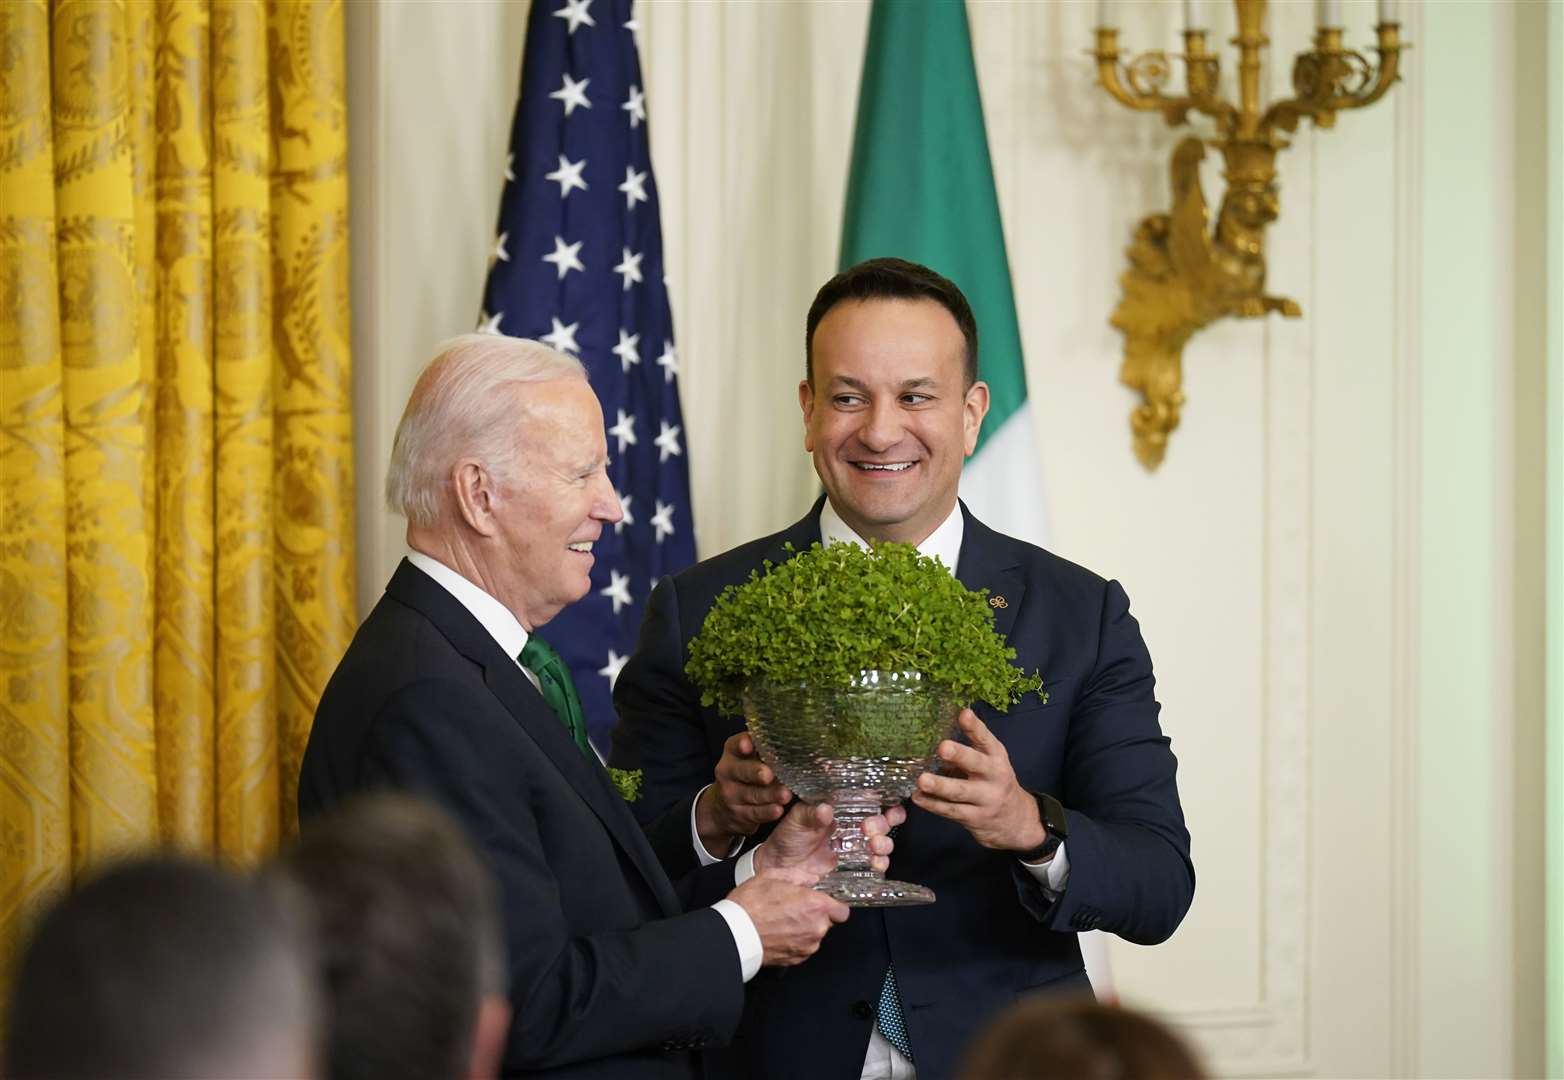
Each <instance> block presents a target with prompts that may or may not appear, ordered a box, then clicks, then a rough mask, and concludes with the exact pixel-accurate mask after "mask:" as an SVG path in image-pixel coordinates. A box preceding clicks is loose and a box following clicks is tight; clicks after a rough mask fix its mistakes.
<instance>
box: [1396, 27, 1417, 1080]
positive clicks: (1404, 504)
mask: <svg viewBox="0 0 1564 1080" xmlns="http://www.w3.org/2000/svg"><path fill="white" fill-rule="evenodd" d="M1402 9H1403V10H1402V17H1403V19H1404V20H1405V22H1404V24H1403V32H1404V34H1405V36H1406V40H1408V41H1411V42H1412V43H1413V44H1414V46H1415V45H1416V43H1417V42H1419V41H1420V40H1422V38H1423V37H1424V35H1423V32H1422V31H1423V28H1424V11H1423V7H1422V5H1421V4H1404V5H1402ZM1401 63H1402V65H1403V68H1402V81H1401V83H1400V84H1399V85H1398V86H1397V87H1396V93H1395V100H1394V106H1393V107H1394V108H1395V116H1396V128H1395V130H1396V152H1395V179H1394V184H1395V190H1396V205H1397V206H1398V207H1399V211H1400V212H1399V214H1398V215H1397V218H1396V239H1395V251H1394V260H1395V262H1394V270H1393V273H1394V277H1395V283H1396V286H1395V287H1396V300H1395V311H1394V316H1393V318H1394V323H1395V336H1394V343H1395V353H1394V356H1393V357H1392V361H1391V363H1392V369H1393V373H1392V378H1393V380H1394V386H1395V394H1394V397H1393V404H1392V410H1391V417H1390V423H1391V429H1392V435H1391V445H1392V448H1393V449H1392V452H1393V457H1392V461H1391V472H1392V485H1393V491H1394V503H1393V505H1392V507H1391V515H1392V516H1391V545H1392V547H1393V549H1394V552H1395V556H1396V558H1395V561H1394V563H1393V576H1392V579H1391V665H1392V671H1391V682H1390V689H1391V699H1390V727H1391V740H1392V745H1391V755H1390V762H1391V765H1390V792H1389V794H1390V808H1389V809H1390V837H1391V844H1390V911H1389V919H1388V922H1389V926H1390V1031H1389V1036H1390V1046H1389V1049H1390V1070H1391V1073H1392V1074H1393V1075H1396V1076H1420V1075H1422V1074H1423V1068H1422V1061H1421V1053H1420V1048H1419V1040H1418V1023H1419V1013H1420V1009H1419V995H1418V986H1419V963H1418V960H1419V944H1418V943H1419V934H1420V927H1421V920H1420V914H1421V908H1420V904H1419V884H1418V883H1419V876H1420V872H1421V871H1420V867H1419V856H1418V852H1419V843H1418V833H1419V829H1420V816H1421V815H1420V806H1419V800H1420V798H1421V793H1420V784H1419V774H1418V763H1419V761H1420V760H1421V755H1420V750H1419V746H1418V741H1419V735H1420V733H1419V727H1418V711H1419V703H1420V678H1421V676H1420V664H1419V659H1420V658H1419V649H1418V643H1419V627H1420V625H1421V622H1420V619H1421V603H1420V600H1421V581H1422V561H1421V544H1420V543H1419V540H1420V537H1421V522H1422V500H1421V490H1422V488H1421V485H1422V475H1423V464H1422V452H1421V451H1422V407H1423V406H1422V384H1421V364H1420V358H1421V356H1422V328H1423V316H1422V266H1423V251H1422V241H1423V175H1422V165H1423V134H1422V133H1423V70H1422V67H1423V65H1422V53H1421V52H1420V51H1419V50H1418V49H1417V48H1415V47H1414V48H1412V49H1410V50H1407V51H1405V52H1403V53H1402V54H1401Z"/></svg>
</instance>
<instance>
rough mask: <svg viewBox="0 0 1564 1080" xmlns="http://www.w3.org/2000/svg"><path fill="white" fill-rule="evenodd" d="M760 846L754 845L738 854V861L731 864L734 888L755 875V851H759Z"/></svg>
mask: <svg viewBox="0 0 1564 1080" xmlns="http://www.w3.org/2000/svg"><path fill="white" fill-rule="evenodd" d="M760 848H761V845H759V844H757V845H755V846H754V847H752V848H750V849H749V850H748V851H746V852H745V853H744V854H742V855H740V856H739V861H738V862H736V863H734V864H733V887H734V888H735V889H736V888H738V887H739V886H740V885H742V884H744V883H745V882H746V881H748V880H749V879H750V878H752V877H754V876H755V852H757V851H759V850H760Z"/></svg>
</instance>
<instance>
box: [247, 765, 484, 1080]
mask: <svg viewBox="0 0 1564 1080" xmlns="http://www.w3.org/2000/svg"><path fill="white" fill-rule="evenodd" d="M276 872H278V873H280V874H281V875H282V877H283V878H284V879H286V880H288V881H290V882H292V883H293V884H295V885H296V886H297V887H298V888H299V889H301V890H302V891H303V892H304V893H305V894H306V895H307V896H308V898H309V900H310V901H311V904H312V906H313V908H314V911H315V916H316V920H317V928H316V932H317V936H318V939H319V947H320V960H321V976H322V985H323V986H324V988H325V998H326V1001H325V1004H326V1058H327V1068H328V1074H329V1076H330V1077H331V1078H332V1080H358V1078H364V1080H369V1078H373V1080H441V1078H447V1077H449V1078H455V1077H459V1076H461V1075H462V1074H463V1071H464V1070H465V1069H466V1067H467V1063H468V1060H469V1058H470V1056H471V1052H472V1044H473V1032H474V1025H475V1024H476V1023H477V1020H478V1012H479V1006H480V1004H481V1002H482V999H483V997H484V996H485V995H486V994H495V995H503V994H504V992H505V980H506V961H505V941H504V937H503V931H502V930H501V928H500V920H499V914H498V904H497V899H496V894H495V886H494V882H493V879H492V878H491V877H490V875H489V871H488V869H487V867H486V866H485V865H484V864H483V862H482V861H481V860H480V858H479V857H478V855H477V854H476V853H475V851H474V850H473V848H472V846H471V844H470V843H469V842H468V840H467V838H466V835H465V834H464V833H463V832H462V830H461V829H460V827H459V826H458V825H457V824H456V823H455V821H454V820H452V819H451V818H450V817H449V815H447V814H446V813H445V812H444V811H443V810H441V809H439V808H438V807H436V806H435V805H433V804H432V803H427V802H423V801H421V800H418V799H415V798H413V797H412V796H408V795H400V794H392V793H383V794H375V795H369V796H361V797H359V798H357V799H354V800H352V801H349V802H346V803H344V804H343V805H342V806H341V807H339V808H337V809H336V810H333V811H332V812H331V813H330V814H329V815H327V816H325V817H322V818H318V819H316V820H314V821H310V822H306V823H305V826H304V836H303V839H302V840H301V841H300V842H299V844H298V846H297V847H295V848H294V849H293V850H292V851H290V852H288V853H287V854H286V855H284V856H283V857H282V858H281V859H280V860H279V863H278V866H277V869H276Z"/></svg>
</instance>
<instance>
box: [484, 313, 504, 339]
mask: <svg viewBox="0 0 1564 1080" xmlns="http://www.w3.org/2000/svg"><path fill="white" fill-rule="evenodd" d="M504 317H505V313H504V312H503V311H496V312H495V313H494V314H493V315H490V314H489V313H488V312H487V311H485V312H483V313H482V314H480V315H479V316H478V333H480V334H498V333H499V332H500V320H501V319H503V318H504Z"/></svg>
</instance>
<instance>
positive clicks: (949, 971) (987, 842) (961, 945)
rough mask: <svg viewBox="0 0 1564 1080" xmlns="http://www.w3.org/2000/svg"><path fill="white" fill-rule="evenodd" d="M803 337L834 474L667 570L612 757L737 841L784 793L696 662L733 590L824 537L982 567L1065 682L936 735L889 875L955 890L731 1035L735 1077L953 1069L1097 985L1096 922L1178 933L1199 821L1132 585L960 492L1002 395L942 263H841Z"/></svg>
mask: <svg viewBox="0 0 1564 1080" xmlns="http://www.w3.org/2000/svg"><path fill="white" fill-rule="evenodd" d="M806 335H807V336H806V342H807V352H806V356H807V367H806V378H805V379H804V381H803V382H802V383H801V384H800V385H799V403H800V405H801V406H802V408H803V415H804V446H805V449H806V450H808V451H810V452H811V453H812V454H813V455H814V462H815V469H816V471H817V472H818V473H819V476H820V480H821V483H822V484H823V485H824V487H825V490H826V497H825V498H823V499H822V500H820V501H819V502H817V503H816V504H815V507H814V509H813V510H811V511H810V512H809V514H808V516H806V517H805V518H804V519H803V520H801V521H799V522H798V523H797V524H795V525H793V526H792V527H791V528H789V529H786V530H784V531H783V532H781V533H778V534H776V535H775V536H769V537H766V538H764V539H761V540H756V541H754V542H752V543H750V544H746V545H744V546H742V547H739V548H737V549H735V550H733V551H730V552H728V553H727V554H725V555H719V556H717V557H716V558H714V559H710V560H707V561H706V562H703V563H700V564H699V565H697V566H695V567H692V568H690V569H689V570H686V571H684V572H683V573H681V574H677V575H675V576H673V577H671V578H668V579H665V580H664V581H663V582H662V583H661V584H659V585H658V587H657V589H656V591H655V592H654V593H653V595H652V599H651V603H650V604H649V606H648V609H647V614H646V619H645V622H644V624H643V626H642V631H641V639H640V642H639V644H638V646H637V649H636V652H635V654H634V655H633V656H632V657H631V659H630V662H629V663H628V665H627V666H626V667H625V668H624V670H623V671H622V673H621V674H620V676H619V681H618V684H617V687H616V693H615V705H616V707H617V709H618V711H619V713H620V717H621V720H620V726H619V728H618V729H617V730H616V731H615V735H614V750H613V757H612V758H611V760H613V761H614V762H615V764H620V765H624V766H627V767H639V768H641V769H643V770H644V775H645V788H644V794H643V797H642V799H641V800H640V802H639V803H638V806H637V813H638V814H640V815H642V816H643V817H644V818H645V819H647V820H654V819H657V818H658V817H659V816H660V815H663V814H664V813H667V812H668V811H669V808H670V807H672V808H673V810H672V812H671V813H669V814H668V817H669V818H671V819H674V820H678V819H681V818H683V819H684V820H686V821H690V822H691V825H690V828H691V830H692V832H693V833H694V834H695V835H694V836H692V837H691V844H692V847H698V848H699V849H700V852H702V853H706V857H711V856H710V854H709V853H713V852H714V853H716V854H717V855H727V854H729V853H730V852H731V851H733V850H735V849H736V848H737V847H738V846H739V845H740V844H741V842H743V841H744V840H745V839H746V838H747V837H749V836H751V835H752V834H757V832H758V833H759V834H764V832H765V830H766V829H768V828H770V826H771V823H773V822H775V821H777V820H778V819H779V818H781V817H782V814H783V807H784V806H785V804H786V803H787V801H788V799H789V793H788V792H787V791H786V790H785V789H783V788H782V787H781V786H780V785H779V784H778V783H777V782H776V781H775V778H774V777H773V776H772V775H771V772H770V770H769V769H767V768H766V767H765V766H764V765H763V764H761V763H760V762H759V761H758V760H757V759H756V758H755V756H754V748H753V745H752V743H751V742H750V739H749V736H748V735H745V734H743V733H742V730H741V728H742V725H741V724H740V722H739V721H738V720H735V719H732V718H730V717H726V716H719V715H718V714H717V713H716V712H715V711H714V710H712V709H709V708H706V709H703V708H702V707H701V706H700V701H699V695H698V693H697V692H696V690H695V688H694V687H693V686H691V685H690V683H689V681H688V679H687V678H686V677H685V675H684V672H683V668H684V660H685V651H686V648H687V646H688V644H689V640H690V638H691V636H692V635H693V634H694V633H695V632H696V631H698V630H699V628H700V626H701V624H702V622H703V621H704V619H705V617H706V613H707V612H708V611H709V610H710V608H711V605H712V603H713V602H714V600H715V598H716V597H717V595H718V594H719V593H720V592H721V591H722V590H723V589H724V588H725V587H726V586H728V585H730V584H732V583H734V582H739V581H743V580H745V579H746V578H747V577H748V576H749V574H750V573H751V572H752V571H753V570H755V569H757V568H759V567H760V566H761V565H762V564H763V563H764V562H765V561H766V560H770V561H772V562H773V563H775V562H780V561H782V560H784V559H786V558H787V557H788V554H787V552H786V551H785V550H784V545H786V544H788V543H791V544H792V545H793V548H794V549H795V550H803V549H805V548H807V547H808V546H809V545H810V544H812V543H814V542H816V541H822V542H825V543H833V542H853V543H860V544H861V543H864V542H865V541H869V540H894V541H900V542H903V543H911V544H915V545H917V546H918V547H919V549H920V550H921V551H922V552H923V553H924V554H926V555H933V556H937V557H938V558H940V559H941V560H942V561H943V562H944V564H945V565H946V566H948V567H952V568H953V569H954V572H955V574H956V576H957V577H958V578H960V580H961V581H962V583H963V584H965V585H967V586H968V587H969V588H973V589H978V588H987V589H988V590H989V592H990V595H991V596H992V598H993V601H992V602H993V603H994V605H995V615H996V618H995V626H996V628H997V629H998V630H999V632H1000V633H1002V634H1004V635H1005V637H1006V638H1007V639H1008V641H1009V644H1010V645H1012V646H1013V647H1014V648H1015V650H1016V663H1017V664H1019V665H1020V666H1021V667H1023V668H1024V669H1026V670H1027V671H1031V670H1034V669H1036V670H1039V671H1041V673H1042V676H1043V679H1044V683H1045V690H1046V693H1047V696H1046V698H1043V697H1041V696H1039V695H1036V694H1029V695H1027V697H1026V698H1025V699H1023V700H1022V701H1021V702H1020V703H1019V704H1017V705H1015V706H1012V707H1011V708H1010V710H1009V711H1008V712H1006V713H999V712H997V711H995V710H993V709H991V708H989V707H988V706H987V705H980V706H978V708H977V709H976V711H975V712H974V711H972V710H967V711H965V712H963V714H962V718H961V728H962V733H963V736H964V738H963V740H961V741H959V742H958V741H954V740H952V741H947V742H945V743H943V744H941V746H940V751H939V753H940V756H941V757H942V758H943V759H944V763H945V768H944V770H942V772H943V775H934V774H932V773H925V774H924V775H923V776H922V777H920V778H919V782H918V792H917V793H916V794H915V795H914V796H913V803H914V806H915V807H916V809H915V810H913V811H912V812H911V814H910V815H909V817H908V819H907V822H906V825H905V826H904V827H903V828H902V830H901V831H900V833H899V834H898V837H897V848H896V856H895V867H894V873H895V876H896V877H898V878H900V879H903V880H907V881H915V882H921V883H924V884H926V885H929V886H931V887H933V889H934V891H935V892H936V894H937V895H938V901H937V902H936V903H934V904H932V905H929V906H927V907H909V908H893V909H888V910H877V911H863V912H859V913H858V914H857V915H856V916H855V917H854V918H853V920H852V922H851V923H850V924H849V925H848V926H847V927H845V928H843V930H842V931H840V932H838V933H835V934H833V935H831V937H830V938H829V939H827V940H826V941H825V943H824V944H823V945H822V947H821V949H820V951H819V953H818V954H817V955H816V956H815V957H813V958H812V959H811V960H810V961H809V962H807V963H806V964H804V965H802V966H801V967H800V968H798V969H797V970H796V971H793V972H790V973H789V974H788V976H787V977H786V978H785V979H780V978H770V977H767V976H764V975H763V976H762V977H761V978H760V979H758V980H756V982H755V983H753V984H751V986H750V992H749V997H748V1000H747V1002H746V1008H745V1015H744V1019H743V1021H742V1023H741V1025H740V1028H739V1033H738V1035H737V1036H736V1037H735V1040H734V1044H733V1047H732V1049H731V1050H730V1051H727V1052H725V1056H724V1061H725V1063H726V1066H727V1072H728V1074H730V1075H732V1076H736V1077H752V1078H754V1080H770V1078H776V1080H784V1078H790V1077H799V1076H821V1077H832V1078H846V1077H860V1076H861V1077H863V1078H865V1080H868V1078H871V1077H872V1078H875V1080H904V1078H911V1077H913V1076H914V1074H916V1075H917V1076H919V1077H922V1078H923V1080H941V1078H944V1077H948V1076H950V1075H951V1073H952V1072H953V1071H954V1069H955V1068H956V1062H957V1060H958V1058H959V1055H960V1053H961V1050H962V1047H963V1046H964V1044H965V1043H966V1042H967V1041H968V1040H969V1039H970V1038H971V1037H972V1036H973V1035H974V1034H975V1033H976V1032H977V1031H978V1030H979V1029H980V1028H981V1027H982V1026H983V1024H984V1023H985V1022H986V1021H987V1020H988V1019H990V1018H991V1017H993V1016H994V1015H996V1014H998V1013H999V1012H1000V1010H1001V1009H1002V1008H1003V1007H1004V1006H1005V1005H1007V1004H1008V1003H1009V1002H1010V1001H1011V1000H1012V999H1013V998H1015V997H1016V996H1017V995H1020V994H1024V993H1027V992H1030V991H1034V990H1046V991H1049V992H1055V993H1057V992H1079V993H1088V992H1089V984H1088V982H1087V979H1086V975H1085V971H1084V968H1083V965H1082V962H1081V953H1080V949H1079V946H1078V943H1077V941H1076V933H1077V932H1078V931H1080V930H1087V929H1102V930H1106V931H1109V932H1111V933H1115V934H1118V935H1120V936H1121V937H1124V938H1126V939H1128V940H1130V941H1134V942H1137V943H1140V944H1153V943H1156V942H1160V941H1162V940H1164V939H1166V938H1167V937H1168V936H1169V935H1170V934H1171V933H1172V932H1173V930H1174V928H1175V927H1177V926H1178V924H1179V922H1180V920H1181V919H1182V918H1183V917H1184V913H1185V912H1186V911H1187V910H1188V908H1189V905H1190V901H1191V899H1192V898H1193V894H1194V886H1195V878H1194V870H1193V865H1192V864H1191V862H1190V858H1189V834H1188V832H1187V831H1186V830H1185V827H1184V818H1183V812H1182V810H1181V808H1180V805H1179V799H1178V790H1177V787H1176V785H1175V780H1174V773H1175V761H1174V758H1173V754H1172V752H1171V751H1170V749H1169V744H1168V739H1167V738H1166V737H1165V736H1164V735H1163V734H1162V731H1161V729H1160V727H1159V726H1158V721H1157V713H1158V705H1157V702H1156V699H1155V698H1154V697H1153V678H1152V669H1151V658H1150V657H1149V656H1148V654H1147V651H1146V646H1145V644H1144V642H1143V641H1142V640H1141V635H1140V629H1139V627H1138V625H1137V624H1136V621H1135V619H1134V618H1133V617H1132V616H1131V615H1130V613H1129V601H1128V599H1127V598H1126V597H1125V594H1124V590H1123V589H1122V588H1120V587H1119V585H1118V583H1117V582H1113V581H1105V580H1103V579H1102V578H1100V577H1098V576H1097V575H1096V574H1093V573H1091V572H1090V571H1088V570H1085V569H1082V568H1081V567H1079V566H1075V565H1073V564H1071V563H1068V562H1066V561H1065V560H1063V559H1061V558H1058V557H1057V556H1055V555H1052V554H1050V553H1048V552H1046V551H1044V550H1042V549H1041V548H1037V547H1034V546H1032V545H1031V544H1027V543H1023V542H1022V541H1020V540H1016V539H1013V538H1011V537H1008V536H1003V535H1001V534H999V533H996V532H994V531H993V530H991V529H989V528H987V527H986V526H984V525H983V523H982V522H981V521H979V520H977V518H975V517H973V516H972V514H971V513H970V512H968V511H967V509H966V507H965V506H963V505H962V504H961V503H960V501H959V500H958V498H957V488H958V485H959V482H960V477H961V467H962V462H963V461H964V459H965V458H966V456H967V455H969V454H971V453H972V450H973V448H974V446H975V444H976V441H977V436H978V431H979V429H980V427H981V425H982V422H983V417H984V415H985V413H986V412H987V409H988V388H987V386H986V385H985V384H984V383H982V382H981V381H979V380H978V378H977V326H976V323H975V320H974V319H973V316H972V311H971V308H970V307H969V306H968V304H967V301H966V298H965V297H964V296H963V295H962V294H961V291H960V290H959V289H958V288H957V287H956V286H955V285H954V284H953V283H952V282H950V281H948V280H947V279H945V278H943V277H941V276H940V275H939V274H937V273H935V272H933V271H932V270H929V269H928V268H926V267H922V266H918V265H916V264H913V263H908V262H905V261H903V260H899V259H876V260H871V261H869V262H866V263H861V264H859V265H858V266H855V267H853V268H851V269H849V270H847V271H844V272H843V273H841V274H839V275H837V276H836V277H835V278H833V279H832V280H831V281H829V282H827V283H826V285H825V286H824V287H823V288H822V289H821V290H820V293H819V295H818V296H817V297H816V299H815V302H814V304H813V306H812V307H811V309H810V312H809V317H808V320H807V329H806ZM1015 497H1016V498H1021V499H1024V498H1030V497H1032V493H1029V492H1024V491H1018V492H1016V493H1015ZM713 769H715V773H716V776H717V782H716V783H715V784H712V783H710V782H709V781H710V778H711V776H712V773H713ZM692 801H693V813H692Z"/></svg>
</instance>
